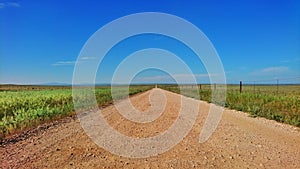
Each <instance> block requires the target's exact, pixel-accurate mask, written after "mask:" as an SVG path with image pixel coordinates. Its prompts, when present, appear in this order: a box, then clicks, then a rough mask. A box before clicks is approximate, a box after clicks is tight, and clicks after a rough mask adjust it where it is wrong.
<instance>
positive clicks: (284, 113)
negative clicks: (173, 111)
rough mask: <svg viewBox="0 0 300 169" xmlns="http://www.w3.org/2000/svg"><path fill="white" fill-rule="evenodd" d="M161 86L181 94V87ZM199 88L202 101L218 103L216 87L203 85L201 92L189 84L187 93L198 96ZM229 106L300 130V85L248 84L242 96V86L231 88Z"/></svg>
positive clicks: (227, 104)
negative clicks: (214, 98) (212, 94)
mask: <svg viewBox="0 0 300 169" xmlns="http://www.w3.org/2000/svg"><path fill="white" fill-rule="evenodd" d="M159 87H160V88H162V89H166V90H169V91H172V92H175V93H180V90H179V87H178V86H177V85H159ZM197 87H198V89H199V90H198V91H199V94H200V98H201V100H204V101H207V102H213V103H217V102H215V101H213V100H212V99H211V93H212V90H214V86H211V85H201V89H200V85H198V86H188V85H186V86H183V90H184V91H185V93H186V95H187V96H189V97H196V92H197ZM211 87H212V88H211ZM217 104H218V103H217ZM225 107H228V108H230V109H235V110H239V111H244V112H248V113H250V115H251V116H253V117H257V116H259V117H265V118H267V119H272V120H276V121H278V122H283V123H287V124H291V125H294V126H298V127H300V85H279V86H278V87H277V86H276V85H256V86H255V87H254V86H251V85H245V86H243V91H242V93H240V92H239V85H227V92H226V102H225Z"/></svg>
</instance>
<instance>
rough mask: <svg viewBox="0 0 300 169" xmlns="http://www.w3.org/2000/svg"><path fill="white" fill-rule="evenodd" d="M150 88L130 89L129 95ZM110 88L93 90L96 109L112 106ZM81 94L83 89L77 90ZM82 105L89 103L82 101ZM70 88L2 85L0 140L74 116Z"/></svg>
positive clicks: (123, 92) (122, 92)
mask: <svg viewBox="0 0 300 169" xmlns="http://www.w3.org/2000/svg"><path fill="white" fill-rule="evenodd" d="M117 88H118V96H117V97H118V98H119V99H121V98H124V97H126V96H127V90H125V89H126V88H124V87H117ZM151 88H153V86H130V88H129V95H133V94H136V93H140V92H143V91H146V90H149V89H151ZM110 89H111V88H110V87H96V89H95V96H96V100H97V103H98V105H99V106H105V105H108V104H110V103H112V97H111V90H110ZM78 90H81V91H83V92H84V91H85V88H81V89H78ZM76 99H82V102H89V100H86V98H84V97H83V98H76ZM75 114H76V113H75V110H74V103H73V98H72V88H71V87H58V86H17V85H2V86H1V91H0V119H1V121H0V140H1V138H3V137H5V136H6V135H9V134H12V133H15V132H17V131H22V130H24V129H29V128H32V127H35V126H37V125H39V124H41V123H45V122H49V121H53V120H56V119H59V118H63V117H66V116H73V115H75Z"/></svg>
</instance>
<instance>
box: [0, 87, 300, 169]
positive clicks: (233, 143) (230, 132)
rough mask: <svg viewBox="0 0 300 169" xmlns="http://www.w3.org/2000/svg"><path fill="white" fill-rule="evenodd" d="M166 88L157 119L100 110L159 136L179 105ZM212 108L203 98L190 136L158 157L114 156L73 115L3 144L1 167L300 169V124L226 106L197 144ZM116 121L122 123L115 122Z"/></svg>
mask: <svg viewBox="0 0 300 169" xmlns="http://www.w3.org/2000/svg"><path fill="white" fill-rule="evenodd" d="M153 90H161V89H153ZM153 90H152V91H153ZM161 91H163V90H161ZM150 92H151V91H148V92H145V93H143V94H139V95H136V96H133V97H131V101H132V104H133V105H134V106H135V108H136V109H138V110H140V111H145V110H147V109H148V108H149V107H150V106H151V104H150V102H149V94H150ZM163 92H164V93H165V96H166V100H167V103H166V107H165V111H164V112H163V114H162V115H161V116H160V117H159V118H157V119H156V120H155V121H154V122H151V123H142V124H139V123H134V122H131V121H129V120H127V119H125V118H123V117H122V116H121V115H120V114H119V113H118V111H117V110H116V108H115V106H114V105H111V106H108V107H106V108H103V109H102V113H103V114H104V116H105V118H106V119H107V121H108V123H109V124H110V125H112V126H114V128H115V129H116V130H118V131H119V132H120V133H123V134H125V135H128V136H132V137H137V138H139V137H151V136H155V135H157V134H159V133H161V132H163V131H164V130H166V129H167V128H168V127H170V126H171V125H172V123H173V122H174V121H175V119H176V117H177V116H178V111H179V109H180V104H181V102H180V99H181V96H180V95H178V94H174V93H171V92H168V91H163ZM116 104H118V103H116ZM209 106H210V104H208V103H206V102H202V101H200V110H199V115H198V118H197V120H196V123H195V125H194V126H193V128H192V130H191V131H190V132H189V134H188V135H187V136H186V137H185V138H184V139H183V141H181V142H180V143H179V144H177V145H176V146H175V147H173V148H172V149H171V150H169V151H167V152H165V153H163V154H160V155H157V156H153V157H148V158H126V157H121V156H118V155H114V154H111V153H110V152H108V151H106V150H105V149H103V148H101V147H99V146H98V145H97V144H95V143H94V142H93V141H92V140H91V139H90V138H89V137H88V136H87V135H86V134H85V133H84V131H83V129H82V128H81V125H80V122H79V120H77V119H70V120H67V121H66V122H63V123H59V124H56V125H52V126H50V127H47V129H45V130H38V131H36V132H35V134H33V135H31V136H30V137H26V138H24V139H19V140H18V141H17V142H6V143H2V145H1V147H0V154H1V157H0V168H300V130H299V128H296V127H293V126H289V125H285V124H281V123H277V122H275V121H271V120H266V119H264V118H251V117H248V115H247V114H245V113H243V112H237V111H234V110H225V111H224V114H223V117H222V119H221V122H220V123H219V125H218V128H217V130H216V131H215V132H214V133H213V135H212V136H211V137H210V138H209V140H208V141H206V142H205V143H202V144H199V134H200V131H201V129H202V127H203V123H204V121H205V119H206V117H207V114H208V110H209ZM116 122H118V123H117V124H118V125H113V124H116Z"/></svg>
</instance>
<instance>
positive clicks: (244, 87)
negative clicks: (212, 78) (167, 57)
mask: <svg viewBox="0 0 300 169" xmlns="http://www.w3.org/2000/svg"><path fill="white" fill-rule="evenodd" d="M171 86H172V85H171ZM180 86H181V87H182V88H183V89H197V87H198V90H218V89H221V88H222V87H225V86H226V88H227V91H228V92H240V93H243V92H251V93H252V92H255V93H263V92H268V93H270V92H272V93H274V94H277V93H292V92H297V93H300V77H293V78H276V79H266V80H242V81H237V83H235V84H198V85H189V84H185V85H180Z"/></svg>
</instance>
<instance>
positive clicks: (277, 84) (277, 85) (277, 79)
mask: <svg viewBox="0 0 300 169" xmlns="http://www.w3.org/2000/svg"><path fill="white" fill-rule="evenodd" d="M276 81H277V93H278V79H276Z"/></svg>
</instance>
